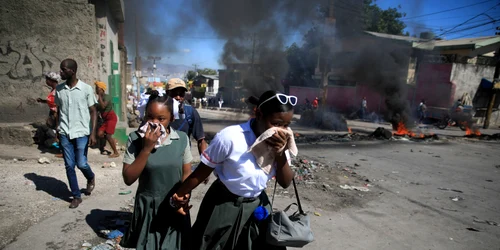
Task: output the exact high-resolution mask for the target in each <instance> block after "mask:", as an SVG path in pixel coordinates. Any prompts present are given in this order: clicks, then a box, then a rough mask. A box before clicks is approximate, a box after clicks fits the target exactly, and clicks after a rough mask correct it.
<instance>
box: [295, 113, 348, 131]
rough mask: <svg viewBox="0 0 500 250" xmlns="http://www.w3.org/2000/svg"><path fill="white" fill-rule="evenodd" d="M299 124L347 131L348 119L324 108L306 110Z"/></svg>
mask: <svg viewBox="0 0 500 250" xmlns="http://www.w3.org/2000/svg"><path fill="white" fill-rule="evenodd" d="M299 124H301V125H304V126H309V127H315V128H320V129H326V130H334V131H347V121H346V119H345V117H344V116H343V115H341V114H338V113H334V112H328V111H324V110H306V111H304V112H303V113H302V114H301V116H300V120H299Z"/></svg>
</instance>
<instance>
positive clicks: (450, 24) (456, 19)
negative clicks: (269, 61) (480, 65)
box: [128, 0, 500, 69]
mask: <svg viewBox="0 0 500 250" xmlns="http://www.w3.org/2000/svg"><path fill="white" fill-rule="evenodd" d="M147 1H148V0H146V2H147ZM151 1H152V0H151ZM161 1H163V3H164V4H162V6H157V5H155V6H152V5H149V6H151V7H150V9H149V10H148V13H151V14H152V15H151V16H152V17H149V18H150V19H148V20H147V22H148V27H149V29H150V31H151V33H154V34H155V35H157V36H158V37H157V39H155V41H154V43H158V41H164V42H163V43H164V47H161V46H159V47H157V48H158V50H160V51H161V52H158V54H160V55H159V56H162V62H168V63H171V64H183V65H188V66H191V65H193V64H197V65H198V67H201V68H205V67H207V68H214V69H221V68H223V66H222V65H220V64H219V62H218V59H219V57H220V53H221V52H222V47H223V45H224V42H225V41H224V40H222V39H219V38H218V37H217V34H215V32H214V31H213V30H212V28H211V27H210V26H209V25H208V24H207V23H206V22H205V21H204V20H203V18H201V17H200V18H196V14H193V11H192V10H190V8H185V5H183V4H184V3H185V2H184V1H175V0H174V1H170V0H161ZM481 2H484V3H481ZM376 3H377V4H378V5H379V6H380V7H381V8H383V9H387V8H390V7H397V6H401V9H400V11H401V12H405V13H406V17H405V18H402V20H403V21H404V22H405V23H406V24H407V26H408V27H407V28H406V31H408V32H410V34H412V35H413V34H417V35H418V34H419V33H420V32H422V31H433V32H434V33H435V34H438V35H440V34H444V35H443V36H444V37H445V38H446V39H458V38H465V37H478V36H491V35H495V27H496V26H497V25H498V26H500V21H499V22H497V23H490V24H486V23H487V22H490V21H492V20H496V19H499V20H500V5H499V6H497V7H495V8H492V7H493V6H495V5H496V4H499V3H500V1H499V0H490V1H487V0H377V1H376ZM478 3H479V4H478ZM473 4H475V5H474V6H470V7H466V8H460V7H463V6H467V5H473ZM453 8H460V9H456V10H452V11H446V10H449V9H453ZM490 8H492V9H490ZM489 9H490V10H489ZM442 11H446V12H442ZM435 12H441V13H437V14H432V13H435ZM481 13H485V15H481V16H478V17H477V18H474V19H473V20H470V21H468V22H467V23H465V24H463V23H464V22H465V21H467V20H468V19H471V18H473V17H474V16H476V15H478V14H481ZM429 14H431V15H429ZM131 16H132V15H131V14H128V17H129V19H128V20H131V19H133V18H132V17H131ZM419 16H421V17H419ZM460 24H461V25H460ZM457 25H460V26H458V27H456V28H455V29H454V30H451V29H452V28H454V27H455V26H457ZM475 26H477V27H475ZM129 34H130V33H129ZM301 38H302V33H301V32H296V33H293V34H287V38H286V39H287V41H289V43H292V42H295V41H300V40H301ZM144 43H146V42H143V44H144ZM128 47H129V51H131V55H130V56H131V58H133V56H135V53H133V52H132V51H134V49H135V47H132V48H131V47H130V45H128ZM165 47H168V51H169V52H164V51H167V48H165ZM153 53H156V52H153ZM145 54H147V52H142V56H148V55H145Z"/></svg>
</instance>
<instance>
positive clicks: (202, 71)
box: [198, 68, 217, 75]
mask: <svg viewBox="0 0 500 250" xmlns="http://www.w3.org/2000/svg"><path fill="white" fill-rule="evenodd" d="M198 73H199V74H202V75H217V70H215V69H209V68H204V69H199V70H198Z"/></svg>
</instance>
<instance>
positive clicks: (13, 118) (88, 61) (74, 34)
mask: <svg viewBox="0 0 500 250" xmlns="http://www.w3.org/2000/svg"><path fill="white" fill-rule="evenodd" d="M0 4H1V6H0V34H1V35H0V123H2V122H34V121H40V120H43V119H44V118H45V117H46V115H47V114H48V108H47V106H46V105H45V104H38V103H37V102H36V99H37V98H39V97H41V98H44V99H45V97H46V96H47V94H48V92H49V88H48V87H46V85H45V80H44V79H43V76H42V74H43V72H46V71H59V64H60V62H61V61H62V60H63V59H65V58H73V59H75V60H76V61H77V63H78V72H77V74H78V77H79V78H80V79H81V80H83V81H85V82H87V83H89V84H93V82H94V79H96V73H95V72H96V64H95V61H96V47H97V41H96V39H95V38H96V36H97V34H96V24H95V20H96V19H95V9H94V5H92V4H89V3H88V0H2V1H1V3H0Z"/></svg>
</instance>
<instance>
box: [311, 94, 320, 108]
mask: <svg viewBox="0 0 500 250" xmlns="http://www.w3.org/2000/svg"><path fill="white" fill-rule="evenodd" d="M318 106H319V98H318V97H316V98H314V100H313V102H312V107H313V109H315V110H316V109H318Z"/></svg>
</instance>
